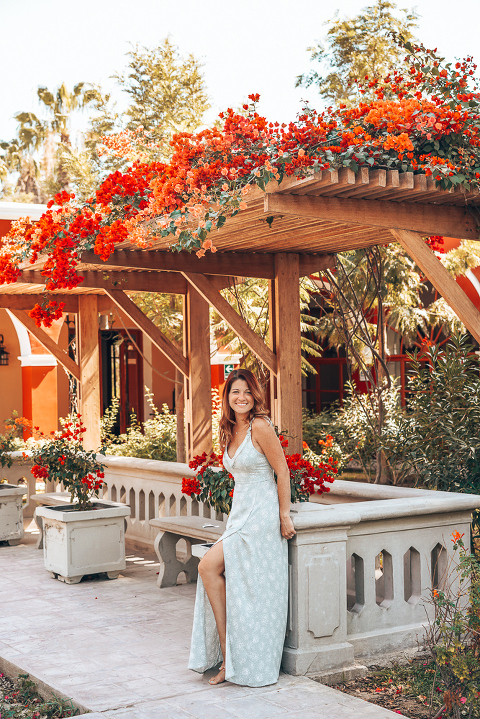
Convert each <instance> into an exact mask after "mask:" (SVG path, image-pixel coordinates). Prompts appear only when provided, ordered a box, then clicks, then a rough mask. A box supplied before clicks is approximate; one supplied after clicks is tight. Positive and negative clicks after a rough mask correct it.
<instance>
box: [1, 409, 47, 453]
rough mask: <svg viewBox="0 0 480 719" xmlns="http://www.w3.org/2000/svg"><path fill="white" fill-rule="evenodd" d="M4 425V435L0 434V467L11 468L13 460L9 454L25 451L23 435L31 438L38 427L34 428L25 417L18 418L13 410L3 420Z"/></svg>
mask: <svg viewBox="0 0 480 719" xmlns="http://www.w3.org/2000/svg"><path fill="white" fill-rule="evenodd" d="M4 425H5V433H4V434H0V465H1V466H2V467H5V466H7V467H11V466H12V463H13V459H12V457H11V456H10V452H15V451H19V450H22V449H26V448H27V446H28V445H27V444H26V442H25V441H24V435H25V434H26V435H27V437H28V435H30V437H31V436H32V435H33V433H34V432H35V431H37V430H38V427H35V428H34V427H33V426H32V423H31V422H30V420H29V419H27V418H26V417H19V416H18V412H16V411H15V410H14V411H13V412H12V414H11V415H10V417H8V419H5V420H4Z"/></svg>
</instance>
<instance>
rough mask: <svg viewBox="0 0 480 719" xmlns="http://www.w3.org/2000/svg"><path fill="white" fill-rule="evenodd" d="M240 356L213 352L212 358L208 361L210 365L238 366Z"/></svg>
mask: <svg viewBox="0 0 480 719" xmlns="http://www.w3.org/2000/svg"><path fill="white" fill-rule="evenodd" d="M241 359H242V355H233V354H230V355H229V354H225V353H224V352H215V354H214V355H213V357H212V358H211V359H210V364H211V365H219V364H240V360H241Z"/></svg>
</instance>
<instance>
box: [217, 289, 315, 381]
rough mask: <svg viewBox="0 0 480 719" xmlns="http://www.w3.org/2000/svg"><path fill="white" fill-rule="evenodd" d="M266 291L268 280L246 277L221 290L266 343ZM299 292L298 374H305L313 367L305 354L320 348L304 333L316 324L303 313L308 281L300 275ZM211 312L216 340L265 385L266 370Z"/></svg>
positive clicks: (221, 320) (305, 304)
mask: <svg viewBox="0 0 480 719" xmlns="http://www.w3.org/2000/svg"><path fill="white" fill-rule="evenodd" d="M268 291H269V290H268V280H264V279H254V278H250V277H245V278H243V279H242V281H241V282H238V281H235V282H234V284H233V285H231V286H229V287H227V288H226V289H224V290H222V291H221V293H222V294H223V296H224V297H225V299H226V300H227V301H228V302H229V304H230V305H231V306H232V307H234V308H235V310H236V311H237V312H238V314H239V315H240V316H241V317H242V318H243V319H244V320H245V322H246V323H247V324H248V325H249V326H250V328H251V329H252V330H253V331H254V332H256V333H257V334H258V335H260V337H262V339H263V340H265V342H267V343H268V340H269V327H270V321H269V301H268ZM299 293H300V309H301V314H300V327H301V330H302V333H303V334H302V339H301V347H302V358H301V367H302V374H304V375H305V374H306V373H307V372H315V369H314V367H313V366H312V365H311V364H310V362H308V360H307V358H306V357H305V355H312V356H314V357H320V356H321V348H320V346H319V345H318V344H317V342H315V341H314V340H312V339H310V338H309V337H307V336H306V333H310V334H312V333H314V332H315V329H316V326H315V323H314V321H312V318H311V317H310V315H308V314H307V313H306V310H307V308H308V303H309V301H310V293H309V286H308V283H307V282H306V281H305V280H304V279H303V278H302V279H301V280H300V285H299ZM211 314H212V317H213V332H214V334H215V337H216V339H217V342H218V343H220V344H221V345H222V347H224V348H225V349H227V350H228V351H229V352H231V354H233V355H240V357H241V359H240V365H241V366H242V367H247V368H248V369H250V370H252V372H253V373H254V374H255V375H256V376H257V377H259V378H261V384H262V385H263V386H264V387H265V386H266V385H267V383H268V379H269V373H268V371H267V370H266V368H265V366H264V365H263V364H262V362H260V361H259V359H258V358H257V357H256V356H255V355H254V353H253V352H252V351H251V349H250V348H249V347H248V346H246V345H245V343H244V342H243V341H242V339H241V338H240V337H239V336H238V335H237V333H236V332H234V331H233V330H232V329H231V328H230V326H229V325H228V324H227V322H225V320H224V319H223V318H222V317H221V316H220V315H219V314H218V313H217V312H216V311H215V310H212V312H211Z"/></svg>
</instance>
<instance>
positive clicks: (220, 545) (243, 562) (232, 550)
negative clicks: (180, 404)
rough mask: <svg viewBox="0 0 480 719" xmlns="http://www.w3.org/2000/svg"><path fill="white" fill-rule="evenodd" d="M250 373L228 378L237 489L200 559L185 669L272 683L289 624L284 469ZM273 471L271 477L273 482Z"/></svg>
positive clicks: (226, 424)
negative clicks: (226, 515)
mask: <svg viewBox="0 0 480 719" xmlns="http://www.w3.org/2000/svg"><path fill="white" fill-rule="evenodd" d="M264 405H265V400H264V395H263V392H262V390H261V388H260V386H259V383H258V381H257V379H256V377H255V376H254V375H253V374H252V373H251V372H250V371H249V370H246V369H238V370H234V371H233V372H231V373H230V374H229V376H228V379H227V382H226V384H225V388H224V391H223V398H222V419H221V421H220V445H221V448H222V450H223V452H224V455H223V464H224V466H225V468H226V469H227V470H228V471H229V472H230V473H231V474H233V476H234V479H235V491H234V494H233V503H232V511H231V512H230V516H229V518H228V522H227V528H226V530H225V532H224V534H223V536H222V537H221V539H219V540H218V541H217V542H216V543H215V544H214V545H213V547H212V548H211V549H210V550H209V551H208V552H207V554H206V555H205V556H204V557H203V559H202V560H201V562H200V564H199V567H198V571H199V578H198V584H197V598H196V602H195V614H194V622H193V631H192V646H191V652H190V661H189V664H188V666H189V668H190V669H193V670H195V671H197V672H205V671H206V670H207V669H210V668H212V667H214V666H216V665H217V664H219V663H220V662H222V666H221V668H220V671H219V672H218V674H217V675H216V676H215V677H213V678H212V679H211V680H210V684H220V683H221V682H224V681H230V682H234V683H235V684H242V685H246V686H251V687H260V686H266V685H267V684H274V683H275V682H276V681H277V680H278V675H279V671H280V662H281V659H282V651H283V643H284V639H285V628H286V621H287V596H288V558H287V541H286V540H287V539H290V538H291V537H293V535H294V534H295V529H294V527H293V522H292V520H291V518H290V473H289V471H288V467H287V463H286V461H285V456H284V454H283V450H282V447H281V445H280V442H279V440H278V437H277V436H276V434H275V431H274V429H273V426H272V423H271V421H270V419H269V418H268V415H267V412H266V409H265V406H264ZM274 472H275V473H276V475H277V484H275V479H274Z"/></svg>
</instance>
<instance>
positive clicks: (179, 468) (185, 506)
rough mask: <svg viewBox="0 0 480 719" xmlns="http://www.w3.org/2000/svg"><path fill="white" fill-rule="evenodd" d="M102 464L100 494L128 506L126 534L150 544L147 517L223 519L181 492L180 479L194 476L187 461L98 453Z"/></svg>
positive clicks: (151, 535) (152, 536)
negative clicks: (103, 467)
mask: <svg viewBox="0 0 480 719" xmlns="http://www.w3.org/2000/svg"><path fill="white" fill-rule="evenodd" d="M98 459H99V461H100V462H102V464H104V465H105V485H106V486H105V487H104V492H103V497H104V498H105V499H110V500H112V501H113V502H125V503H126V504H129V505H130V512H131V513H130V517H128V518H127V523H128V527H127V532H126V537H127V538H130V539H134V540H136V541H140V542H147V543H149V544H153V541H154V539H155V536H156V533H157V532H156V530H155V529H154V528H153V527H151V526H150V525H149V520H150V519H159V518H161V517H177V516H185V517H190V516H196V517H198V516H200V517H206V518H208V519H223V515H221V514H220V515H217V514H215V511H214V510H213V509H212V508H211V507H208V506H207V505H205V504H203V502H198V501H197V500H196V499H191V498H190V497H186V496H185V495H184V494H182V478H183V477H190V478H192V477H194V476H195V473H194V472H193V471H192V470H191V469H190V467H189V466H188V464H183V463H180V462H161V461H158V460H153V459H137V458H136V457H117V456H113V455H107V456H105V457H102V456H100V455H99V456H98Z"/></svg>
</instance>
